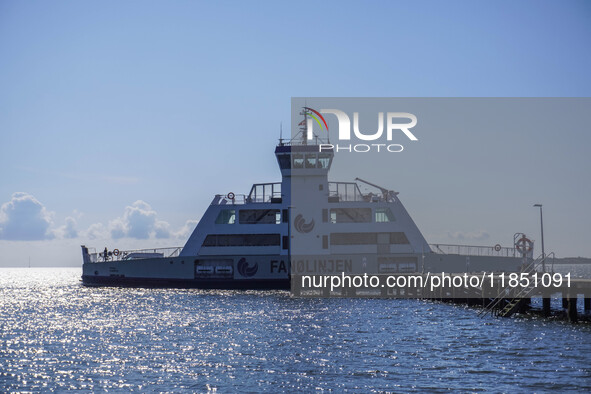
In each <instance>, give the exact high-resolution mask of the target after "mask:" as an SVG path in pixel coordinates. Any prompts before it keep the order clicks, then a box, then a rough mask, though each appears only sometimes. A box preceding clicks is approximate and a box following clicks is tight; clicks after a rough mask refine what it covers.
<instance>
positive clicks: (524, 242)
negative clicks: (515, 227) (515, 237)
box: [515, 236, 534, 254]
mask: <svg viewBox="0 0 591 394" xmlns="http://www.w3.org/2000/svg"><path fill="white" fill-rule="evenodd" d="M515 248H516V249H517V250H518V251H519V252H521V253H524V254H525V253H528V252H531V251H532V250H533V249H534V243H533V242H532V241H530V240H529V239H528V238H526V237H525V236H523V237H521V238H520V239H519V241H517V242H516V243H515Z"/></svg>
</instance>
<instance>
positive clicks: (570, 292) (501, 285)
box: [292, 271, 591, 323]
mask: <svg viewBox="0 0 591 394" xmlns="http://www.w3.org/2000/svg"><path fill="white" fill-rule="evenodd" d="M511 274H512V273H495V274H492V275H491V274H490V273H453V274H448V273H445V275H446V276H448V277H449V278H450V279H449V283H444V284H443V285H440V286H437V287H434V288H432V287H431V286H429V285H427V286H420V287H419V286H416V285H413V286H404V287H393V286H387V285H385V284H386V281H387V278H388V277H392V276H395V277H406V278H407V279H410V278H413V279H414V281H413V283H414V284H416V282H417V281H419V278H422V279H421V280H422V281H423V283H425V282H428V281H429V280H432V279H433V276H434V275H441V273H428V274H425V273H419V272H416V273H405V274H389V275H386V274H377V275H371V276H374V277H378V278H379V283H380V285H378V286H376V287H349V286H339V287H333V288H332V290H331V288H330V287H329V286H324V287H321V288H303V287H301V283H302V282H301V276H297V277H292V294H293V295H294V296H296V297H369V298H415V299H426V300H435V301H442V302H449V303H454V304H464V305H469V306H475V307H480V308H482V310H481V311H480V313H479V314H480V315H481V316H482V317H484V316H486V315H489V314H490V315H492V316H497V317H510V316H512V315H513V314H515V313H529V314H536V315H541V316H544V317H551V316H557V317H561V318H562V317H563V318H566V319H568V320H569V321H571V322H573V323H576V322H578V321H590V322H591V279H581V278H569V280H566V279H565V278H566V277H565V276H564V275H561V274H557V275H561V276H562V277H563V280H562V283H561V284H560V285H559V286H554V285H552V286H544V284H546V285H547V284H548V281H547V280H546V283H542V275H543V274H544V273H543V272H538V275H536V278H537V280H536V281H535V282H536V283H534V280H532V279H531V278H533V277H534V276H533V274H534V272H533V271H530V272H528V273H527V277H528V278H530V281H529V282H530V283H529V285H528V286H522V285H521V284H525V283H524V282H522V283H521V284H519V285H517V286H511V285H510V284H509V283H508V278H509V275H511ZM513 274H517V275H521V274H523V272H522V273H513ZM545 274H546V276H545V277H543V278H544V279H547V278H548V275H555V273H545ZM317 276H320V275H317ZM466 277H478V278H483V277H484V278H485V280H484V282H485V283H484V286H476V287H475V286H470V283H469V282H468V283H466V281H465V280H463V279H464V278H466ZM454 278H456V279H455V280H454ZM555 278H556V277H555ZM460 279H462V280H460ZM460 281H461V282H463V283H464V285H462V286H455V285H453V284H454V283H456V284H457V283H459V282H460ZM401 282H405V281H404V280H402V281H401ZM409 282H411V281H410V280H406V283H409ZM557 282H558V281H556V283H557ZM556 283H553V284H556ZM450 284H451V285H450ZM511 284H515V283H514V282H513V283H511ZM535 298H538V299H541V304H542V308H541V309H534V308H532V306H531V305H532V299H535ZM552 298H555V299H556V298H558V299H561V300H562V308H561V309H559V310H556V309H552V308H551V300H552ZM579 298H582V299H583V313H582V314H581V313H579V311H578V304H577V303H578V300H579Z"/></svg>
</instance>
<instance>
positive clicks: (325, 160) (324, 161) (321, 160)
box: [318, 153, 330, 168]
mask: <svg viewBox="0 0 591 394" xmlns="http://www.w3.org/2000/svg"><path fill="white" fill-rule="evenodd" d="M329 166H330V155H329V154H326V153H320V154H319V155H318V168H328V167H329Z"/></svg>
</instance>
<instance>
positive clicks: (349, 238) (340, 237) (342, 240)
mask: <svg viewBox="0 0 591 394" xmlns="http://www.w3.org/2000/svg"><path fill="white" fill-rule="evenodd" d="M384 235H385V236H386V239H389V241H390V244H408V243H409V242H408V238H406V235H405V234H404V233H402V232H394V233H331V234H330V243H331V245H377V244H378V238H384V237H383V236H384ZM380 243H381V242H380Z"/></svg>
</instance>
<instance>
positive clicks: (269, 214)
mask: <svg viewBox="0 0 591 394" xmlns="http://www.w3.org/2000/svg"><path fill="white" fill-rule="evenodd" d="M280 212H281V211H280V210H279V209H241V210H240V212H239V214H238V218H239V221H240V224H280V223H281V213H280Z"/></svg>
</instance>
